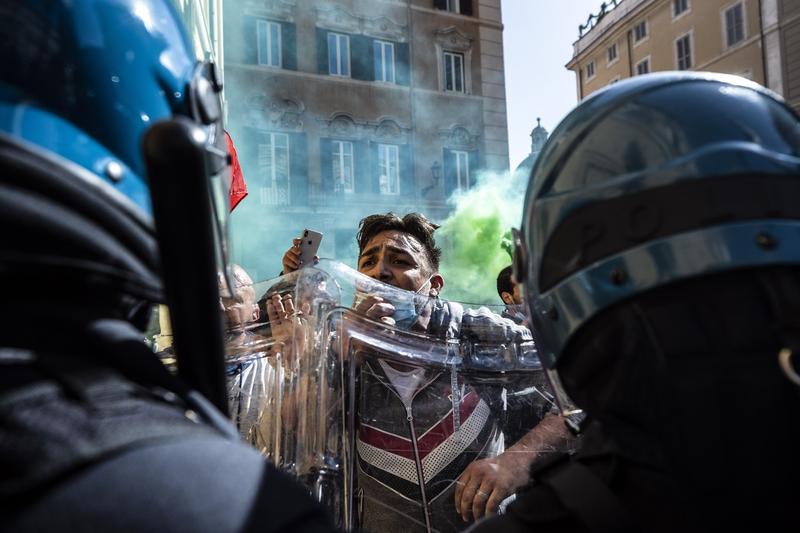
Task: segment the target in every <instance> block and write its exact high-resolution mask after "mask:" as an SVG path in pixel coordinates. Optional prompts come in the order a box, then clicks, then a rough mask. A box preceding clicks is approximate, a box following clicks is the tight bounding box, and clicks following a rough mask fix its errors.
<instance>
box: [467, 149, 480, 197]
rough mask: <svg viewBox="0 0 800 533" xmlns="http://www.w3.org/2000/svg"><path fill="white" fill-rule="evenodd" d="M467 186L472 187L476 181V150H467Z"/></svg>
mask: <svg viewBox="0 0 800 533" xmlns="http://www.w3.org/2000/svg"><path fill="white" fill-rule="evenodd" d="M468 157H469V188H470V189H472V188H473V187H475V185H476V184H477V183H478V151H477V150H471V151H470V152H469V156H468Z"/></svg>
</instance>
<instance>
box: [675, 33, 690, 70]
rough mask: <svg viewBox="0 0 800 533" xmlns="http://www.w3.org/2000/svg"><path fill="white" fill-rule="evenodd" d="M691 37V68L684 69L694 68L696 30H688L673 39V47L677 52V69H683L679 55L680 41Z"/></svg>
mask: <svg viewBox="0 0 800 533" xmlns="http://www.w3.org/2000/svg"><path fill="white" fill-rule="evenodd" d="M687 37H688V38H689V68H688V69H683V70H692V69H693V68H694V66H695V61H694V30H689V31H688V32H686V33H684V34H682V35H679V36H678V38H677V39H675V40H674V41H672V49H673V50H674V53H675V70H682V69H681V68H680V57H679V56H678V42H679V41H681V40H682V39H685V38H687Z"/></svg>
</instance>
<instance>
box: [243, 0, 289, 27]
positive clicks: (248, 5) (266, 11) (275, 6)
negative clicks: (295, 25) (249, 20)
mask: <svg viewBox="0 0 800 533" xmlns="http://www.w3.org/2000/svg"><path fill="white" fill-rule="evenodd" d="M296 7H297V4H296V0H270V1H269V2H265V1H264V0H261V1H256V0H245V2H244V6H243V11H244V13H245V14H247V15H252V16H256V17H264V18H268V19H271V20H277V21H283V22H294V12H295V9H296Z"/></svg>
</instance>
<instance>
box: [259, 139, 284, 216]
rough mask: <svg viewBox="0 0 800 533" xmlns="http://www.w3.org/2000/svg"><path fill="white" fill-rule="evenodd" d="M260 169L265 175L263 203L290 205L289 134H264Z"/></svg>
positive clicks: (260, 151)
mask: <svg viewBox="0 0 800 533" xmlns="http://www.w3.org/2000/svg"><path fill="white" fill-rule="evenodd" d="M258 169H259V175H260V176H262V177H263V180H264V181H263V182H262V187H261V190H260V193H261V203H262V204H268V205H289V202H290V194H289V193H290V190H289V136H288V135H286V134H285V133H266V134H263V135H262V136H261V137H260V139H259V143H258Z"/></svg>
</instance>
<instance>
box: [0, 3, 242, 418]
mask: <svg viewBox="0 0 800 533" xmlns="http://www.w3.org/2000/svg"><path fill="white" fill-rule="evenodd" d="M0 50H2V56H3V61H2V63H3V64H2V66H0V175H1V176H2V181H0V213H2V214H0V217H2V225H3V227H4V229H5V232H4V234H5V235H6V236H5V237H4V243H3V251H2V252H0V253H1V254H2V255H1V256H0V262H2V271H3V280H4V283H3V291H4V292H5V293H6V294H5V295H4V296H8V294H9V291H14V290H17V288H19V287H23V286H28V287H30V286H32V285H35V287H36V288H37V291H38V293H40V294H46V295H47V296H48V301H47V302H46V303H48V304H49V305H52V304H54V303H56V302H64V301H68V302H71V304H73V305H79V304H81V303H84V304H85V306H86V307H89V308H94V309H97V308H98V307H100V308H101V309H103V310H104V311H107V310H109V309H114V310H115V315H114V316H120V317H121V318H126V319H128V320H131V321H134V322H136V323H137V324H139V325H140V326H141V324H142V322H143V320H144V318H143V317H144V316H145V315H146V313H144V311H143V310H144V309H145V308H146V307H147V306H146V305H145V304H147V303H152V302H164V301H166V302H167V303H169V304H170V309H171V311H172V313H171V314H172V320H173V329H174V332H175V337H176V344H178V345H180V344H181V341H180V340H179V338H178V337H179V335H180V331H179V330H186V327H182V326H180V325H179V324H177V323H178V322H184V323H190V322H194V327H196V328H197V329H198V330H202V328H203V322H202V320H203V318H202V317H199V316H197V313H199V312H202V313H205V314H206V315H207V316H208V317H212V316H216V315H218V309H217V307H218V298H217V296H216V291H217V289H216V271H217V270H218V269H223V270H224V264H225V255H226V254H225V233H226V229H225V223H226V219H227V214H228V195H227V191H226V188H227V187H228V185H229V183H228V180H229V176H228V166H229V157H228V153H227V148H226V144H225V139H224V135H223V130H222V125H221V120H222V113H221V101H220V93H221V90H222V87H221V83H220V80H219V76H218V73H217V71H216V69H215V66H214V65H213V63H208V62H207V63H202V62H198V61H197V59H196V55H195V52H194V50H193V48H192V46H191V44H190V41H189V39H188V37H187V34H186V31H185V28H184V27H183V25H182V22H181V20H180V18H179V15H178V13H177V11H176V10H175V7H174V6H173V4H172V3H171V2H169V1H166V0H156V1H147V2H144V1H140V0H34V1H29V0H7V1H4V2H2V4H1V5H0ZM156 230H158V231H156ZM187 267H189V268H187ZM31 278H33V279H35V282H31V281H30V279H31ZM26 280H27V281H26ZM192 292H193V293H194V294H193V295H192V296H193V298H192V297H189V298H190V299H189V300H187V297H188V295H189V294H192ZM206 292H207V293H208V294H207V295H206V294H205V293H206ZM201 293H202V294H201ZM26 297H29V298H30V297H31V296H30V295H28V296H26ZM198 298H199V300H198ZM189 304H191V305H193V306H194V307H195V309H193V310H191V309H190V310H189V311H182V310H181V309H180V307H181V305H183V306H184V307H189ZM204 306H209V307H210V310H209V311H205V310H203V309H201V310H200V311H198V310H197V308H203V307H204ZM187 313H188V314H187ZM192 313H195V315H194V316H192V315H191V314H192ZM198 320H200V323H198V322H197V321H198ZM208 320H211V318H208ZM214 320H218V316H216V318H214ZM201 336H202V335H201ZM220 336H221V334H220ZM186 342H187V341H184V348H186V346H187V345H186V344H185V343H186ZM220 343H221V341H220ZM212 344H213V343H212ZM178 350H181V346H178ZM220 350H221V348H220ZM219 366H220V368H221V362H220V363H219ZM215 380H216V378H215ZM218 381H219V383H220V384H219V387H218V388H219V389H220V390H221V388H222V385H221V383H222V378H221V377H220V378H219V380H218ZM195 385H199V386H200V388H203V387H202V384H197V383H195ZM220 401H221V399H220ZM216 403H217V404H218V405H220V402H216Z"/></svg>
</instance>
